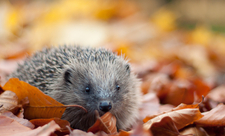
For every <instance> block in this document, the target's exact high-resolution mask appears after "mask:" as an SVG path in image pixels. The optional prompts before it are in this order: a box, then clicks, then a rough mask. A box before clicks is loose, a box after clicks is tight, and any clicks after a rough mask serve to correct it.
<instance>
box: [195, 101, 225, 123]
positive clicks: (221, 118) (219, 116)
mask: <svg viewBox="0 0 225 136" xmlns="http://www.w3.org/2000/svg"><path fill="white" fill-rule="evenodd" d="M202 114H203V115H204V117H202V118H201V119H199V120H197V121H195V124H197V125H200V126H225V105H224V104H222V103H220V104H218V106H217V107H215V108H214V109H212V110H210V111H208V112H204V113H202Z"/></svg>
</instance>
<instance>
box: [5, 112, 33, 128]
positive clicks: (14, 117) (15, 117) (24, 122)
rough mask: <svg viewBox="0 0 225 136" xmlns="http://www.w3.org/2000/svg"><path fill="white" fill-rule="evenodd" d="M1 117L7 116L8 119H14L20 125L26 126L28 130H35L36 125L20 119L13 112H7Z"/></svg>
mask: <svg viewBox="0 0 225 136" xmlns="http://www.w3.org/2000/svg"><path fill="white" fill-rule="evenodd" d="M1 115H2V116H7V117H9V118H11V119H14V120H16V121H17V122H18V123H20V124H22V125H24V126H26V127H28V128H31V129H33V128H34V125H33V124H32V123H31V122H30V121H28V120H27V119H23V118H19V117H17V116H15V115H14V114H13V113H12V112H9V111H7V112H4V113H2V114H1Z"/></svg>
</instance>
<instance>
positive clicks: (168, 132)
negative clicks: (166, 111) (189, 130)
mask: <svg viewBox="0 0 225 136" xmlns="http://www.w3.org/2000/svg"><path fill="white" fill-rule="evenodd" d="M150 130H151V132H152V134H153V135H154V136H177V135H179V131H178V130H177V127H176V125H175V123H174V122H173V120H172V119H171V118H170V117H168V116H165V117H163V118H162V119H161V120H160V121H159V122H154V123H153V124H152V126H151V128H150Z"/></svg>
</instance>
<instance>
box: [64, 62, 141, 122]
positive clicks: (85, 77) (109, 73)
mask: <svg viewBox="0 0 225 136" xmlns="http://www.w3.org/2000/svg"><path fill="white" fill-rule="evenodd" d="M63 80H64V81H63V82H64V84H65V86H66V88H67V89H66V90H67V91H68V93H66V95H69V96H66V100H65V99H64V98H62V99H64V104H78V105H81V106H83V107H84V108H86V109H87V110H88V112H89V113H91V114H94V113H95V112H94V111H95V110H97V111H98V112H99V113H100V115H103V114H104V113H106V112H111V113H112V114H113V115H115V116H116V117H117V118H126V117H125V116H129V114H131V112H133V111H131V110H134V107H135V106H136V108H137V107H138V106H137V102H135V100H136V99H137V98H136V96H137V95H136V94H135V93H136V90H137V88H138V85H139V82H138V81H137V79H136V77H135V75H134V74H133V73H131V72H130V66H129V64H128V63H127V62H125V61H124V60H118V62H114V63H113V64H110V63H101V64H98V63H94V62H90V63H89V64H87V65H82V64H76V65H75V66H74V67H70V68H67V69H66V70H65V72H64V76H63ZM126 112H127V113H126ZM135 112H136V111H135ZM121 125H122V124H121Z"/></svg>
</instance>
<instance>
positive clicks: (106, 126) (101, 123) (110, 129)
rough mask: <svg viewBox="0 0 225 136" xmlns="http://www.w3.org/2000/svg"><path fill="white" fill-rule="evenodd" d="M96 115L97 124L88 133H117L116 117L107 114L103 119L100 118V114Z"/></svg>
mask: <svg viewBox="0 0 225 136" xmlns="http://www.w3.org/2000/svg"><path fill="white" fill-rule="evenodd" d="M96 115H97V120H96V122H95V124H94V125H92V126H91V127H90V128H89V129H88V132H92V133H96V132H98V131H104V132H105V133H107V134H115V133H117V128H116V117H114V116H113V115H112V114H111V113H110V112H107V113H105V114H104V115H103V116H101V117H99V114H98V112H96Z"/></svg>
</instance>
